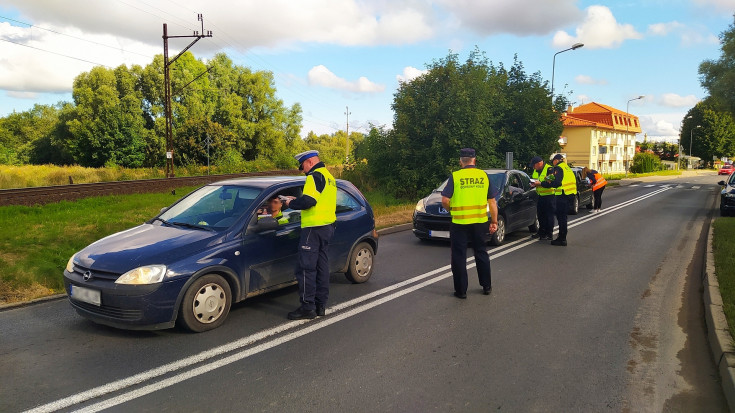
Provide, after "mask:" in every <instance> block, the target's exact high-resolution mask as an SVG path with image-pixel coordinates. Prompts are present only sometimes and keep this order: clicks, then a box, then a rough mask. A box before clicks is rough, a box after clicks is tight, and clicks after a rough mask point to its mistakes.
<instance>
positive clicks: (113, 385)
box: [27, 187, 670, 413]
mask: <svg viewBox="0 0 735 413" xmlns="http://www.w3.org/2000/svg"><path fill="white" fill-rule="evenodd" d="M667 189H670V188H669V187H665V188H662V189H659V190H657V191H654V192H651V193H648V194H645V195H642V196H639V197H637V198H633V199H631V200H628V201H626V202H623V203H621V204H617V205H615V206H613V207H610V208H607V209H605V210H603V212H601V213H598V214H595V215H593V216H588V217H584V218H578V219H575V220H573V221H570V223H569V227H575V226H578V225H581V224H583V223H586V222H588V221H590V220H592V219H596V218H600V217H602V216H603V215H606V214H609V213H612V212H614V211H616V210H618V209H621V208H625V207H627V206H629V205H632V204H635V203H637V202H640V201H642V200H644V199H646V198H649V197H652V196H655V195H657V194H659V193H661V192H664V191H666V190H667ZM536 243H537V241H536V240H528V239H521V240H516V241H513V242H511V243H508V244H505V245H504V246H503V247H501V248H499V251H497V252H496V251H492V252H491V253H490V254H489V255H490V258H491V259H492V258H499V257H502V256H504V255H506V254H509V253H511V252H513V251H516V250H518V249H521V248H523V247H526V246H528V245H532V244H536ZM471 261H474V257H470V258H469V259H468V260H467V262H468V263H469V264H468V265H467V268H468V269H469V268H473V267H474V266H475V263H474V262H471ZM450 267H451V266H449V265H446V266H443V267H441V268H437V269H435V270H432V271H429V272H426V273H424V274H421V275H418V276H415V277H412V278H410V279H408V280H405V281H402V282H400V283H397V284H394V285H391V286H388V287H385V288H382V289H380V290H378V291H374V292H372V293H370V294H366V295H364V296H360V297H358V298H355V299H353V300H349V301H346V302H343V303H340V304H337V305H335V306H333V307H330V308H329V310H330V311H331V312H335V311H340V310H343V309H346V308H349V307H351V306H354V305H357V304H359V303H361V302H364V301H366V300H369V299H371V298H373V297H377V296H379V295H383V294H385V293H387V292H389V291H393V290H396V289H398V288H402V287H403V286H406V285H409V284H413V283H416V282H418V281H420V280H422V279H425V278H428V277H431V276H433V275H436V274H439V273H441V274H440V275H438V276H436V277H434V278H431V279H429V280H427V281H424V282H422V283H419V284H416V285H413V286H411V287H408V288H406V289H404V290H401V291H397V292H395V293H392V294H390V295H387V296H385V297H382V298H380V299H378V300H375V301H372V302H370V303H367V304H364V305H361V306H359V307H355V308H353V309H351V310H348V311H346V312H344V313H341V314H335V315H332V316H330V317H327V318H322V319H320V321H318V322H313V321H311V322H309V321H308V320H300V321H290V322H286V323H284V324H282V325H279V326H276V327H273V328H271V329H268V330H264V331H261V332H259V333H255V334H252V335H249V336H247V337H243V338H242V339H239V340H236V341H233V342H231V343H228V344H225V345H222V346H218V347H214V348H212V349H210V350H206V351H203V352H201V353H198V354H196V355H193V356H189V357H185V358H183V359H180V360H178V361H174V362H171V363H167V364H164V365H162V366H160V367H157V368H154V369H151V370H147V371H145V372H142V373H138V374H135V375H133V376H130V377H127V378H125V379H121V380H116V381H113V382H110V383H107V384H105V385H102V386H99V387H95V388H93V389H90V390H87V391H84V392H81V393H77V394H75V395H72V396H69V397H66V398H63V399H59V400H56V401H54V402H51V403H47V404H45V405H42V406H38V407H35V408H33V409H30V410H28V411H27V412H33V413H36V412H52V411H56V410H60V409H64V408H67V407H70V406H73V405H75V404H79V403H82V402H85V401H88V400H90V399H93V398H98V397H102V396H105V395H106V394H109V393H113V392H116V391H120V390H123V389H125V388H127V387H131V386H135V385H138V384H142V383H144V382H146V381H149V380H151V379H153V378H156V377H159V376H162V375H165V374H169V373H173V372H175V371H177V370H181V369H183V368H186V367H190V366H191V365H193V364H198V363H202V362H204V361H207V360H208V359H211V358H213V357H217V356H219V355H222V354H225V353H228V352H231V351H234V350H239V349H241V348H243V347H246V346H249V345H252V344H255V343H256V342H258V341H262V340H265V339H267V338H269V337H272V336H274V335H277V334H280V333H283V332H286V331H288V330H291V329H293V328H296V327H298V326H301V325H304V324H307V323H309V324H310V325H309V326H307V327H305V328H303V329H300V330H297V331H294V332H292V333H289V334H287V335H285V336H283V337H279V338H276V339H273V340H270V341H268V342H265V343H262V344H259V345H257V346H255V347H252V348H249V349H246V350H242V351H240V352H238V353H235V354H233V355H230V356H227V357H225V358H222V359H220V360H217V361H213V362H211V363H209V364H207V365H204V366H200V367H198V368H195V369H193V370H188V371H185V372H183V373H179V374H177V375H175V376H172V377H170V378H168V379H164V380H161V381H158V382H156V383H154V384H150V385H147V386H144V387H141V388H139V389H136V390H131V391H129V392H127V393H124V394H121V395H119V396H116V397H114V398H111V399H107V400H105V401H102V402H99V403H96V404H94V405H91V406H88V407H86V408H84V409H82V410H80V411H85V412H86V411H98V410H102V409H106V408H109V407H113V406H115V405H118V404H121V403H124V402H126V401H129V400H133V399H135V398H137V397H141V396H143V395H145V394H149V393H152V392H155V391H157V390H161V389H163V388H165V387H169V386H172V385H174V384H177V383H180V382H181V381H184V380H187V379H189V378H193V377H196V376H198V375H201V374H204V373H206V372H209V371H212V370H214V369H217V368H220V367H223V366H225V365H227V364H230V363H233V362H235V361H238V360H241V359H243V358H246V357H248V356H250V355H253V354H257V353H259V352H262V351H264V350H267V349H270V348H273V347H275V346H277V345H280V344H283V343H285V342H288V341H291V340H293V339H295V338H298V337H301V336H303V335H305V334H308V333H311V332H313V331H316V330H319V329H321V328H323V327H326V326H329V325H331V324H334V323H336V322H338V321H341V320H343V319H345V318H349V317H351V316H353V315H356V314H359V313H361V312H364V311H367V310H369V309H371V308H373V307H376V306H378V305H380V304H383V303H386V302H388V301H391V300H394V299H396V298H398V297H401V296H403V295H405V294H408V293H410V292H413V291H416V290H418V289H420V288H423V287H425V286H427V285H430V284H433V283H436V282H438V281H441V280H443V279H445V278H448V277H450V276H451V271H449V272H444V273H442V272H443V271H447V270H448V269H449V268H450ZM167 383H168V384H167ZM89 409H92V410H89Z"/></svg>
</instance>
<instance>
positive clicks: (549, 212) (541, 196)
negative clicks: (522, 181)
mask: <svg viewBox="0 0 735 413" xmlns="http://www.w3.org/2000/svg"><path fill="white" fill-rule="evenodd" d="M528 166H530V167H531V168H533V172H532V173H531V178H533V186H534V187H536V193H537V194H538V203H537V204H536V216H537V217H538V232H537V233H535V234H533V235H531V238H533V239H537V238H538V240H539V241H543V240H551V239H552V235H553V233H554V205H553V200H554V189H553V188H544V187H542V186H540V185H539V183H540V182H541V181H545V180H546V177H547V176H548V175H550V174H551V169H552V167H551V165H549V164H547V163H545V162H544V160H543V158H541V157H540V156H534V157H533V158H531V162H530V163H529V164H528Z"/></svg>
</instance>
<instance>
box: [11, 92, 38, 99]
mask: <svg viewBox="0 0 735 413" xmlns="http://www.w3.org/2000/svg"><path fill="white" fill-rule="evenodd" d="M5 94H6V95H8V96H9V97H11V98H16V99H38V96H39V94H38V93H37V92H16V91H13V90H11V91H8V92H6V93H5Z"/></svg>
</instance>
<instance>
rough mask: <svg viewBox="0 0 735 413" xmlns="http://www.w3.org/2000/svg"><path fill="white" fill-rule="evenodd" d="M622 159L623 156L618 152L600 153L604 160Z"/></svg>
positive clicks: (601, 158)
mask: <svg viewBox="0 0 735 413" xmlns="http://www.w3.org/2000/svg"><path fill="white" fill-rule="evenodd" d="M620 159H621V157H620V155H618V154H617V153H604V154H602V155H600V160H601V161H604V162H612V161H619V160H620Z"/></svg>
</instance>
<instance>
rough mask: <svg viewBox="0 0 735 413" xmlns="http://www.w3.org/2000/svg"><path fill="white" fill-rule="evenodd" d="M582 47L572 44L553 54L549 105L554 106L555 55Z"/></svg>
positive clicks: (581, 44) (580, 44) (582, 44)
mask: <svg viewBox="0 0 735 413" xmlns="http://www.w3.org/2000/svg"><path fill="white" fill-rule="evenodd" d="M582 46H584V43H574V44H573V45H572V47H570V48H568V49H564V50H561V51H558V52H556V53H554V58H553V59H552V61H551V104H552V105H553V104H554V71H555V70H556V55H558V54H559V53H564V52H568V51H570V50H577V49H579V48H580V47H582Z"/></svg>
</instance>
